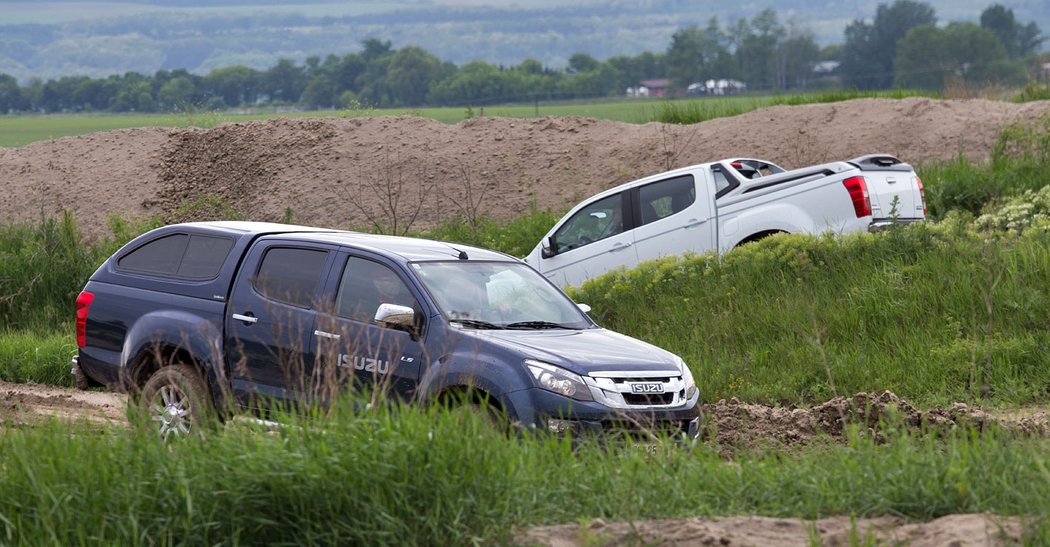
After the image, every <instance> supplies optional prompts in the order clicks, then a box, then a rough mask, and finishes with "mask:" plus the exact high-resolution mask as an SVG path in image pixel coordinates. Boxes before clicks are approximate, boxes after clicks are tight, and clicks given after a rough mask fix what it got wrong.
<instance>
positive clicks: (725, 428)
mask: <svg viewBox="0 0 1050 547" xmlns="http://www.w3.org/2000/svg"><path fill="white" fill-rule="evenodd" d="M701 414H702V416H703V417H704V420H705V430H706V433H707V438H709V439H712V440H714V441H716V442H717V443H718V444H720V445H724V446H734V447H741V446H744V447H746V446H752V445H755V444H760V443H767V442H771V441H773V442H777V443H780V444H800V443H806V442H809V441H812V440H814V439H815V438H817V437H818V436H821V435H825V436H831V437H835V438H839V437H841V436H842V435H843V433H844V432H845V431H846V428H847V425H849V424H857V425H860V426H861V427H863V428H866V432H867V433H868V434H871V435H874V436H875V437H876V438H881V433H880V431H879V426H880V421H882V420H884V419H887V420H888V421H891V422H895V423H900V424H901V425H903V426H905V427H910V428H916V429H917V428H921V427H931V428H950V427H953V426H968V427H974V428H976V429H978V430H983V429H985V428H987V427H989V426H996V427H999V428H1002V429H1004V430H1006V431H1012V432H1016V433H1019V434H1024V435H1043V436H1045V435H1047V434H1048V433H1050V427H1048V424H1047V412H1046V410H1040V411H1036V412H1033V413H1026V414H1022V415H997V414H991V413H989V412H986V411H983V410H979V409H974V408H970V407H969V406H967V405H966V404H965V403H955V404H953V405H952V406H950V407H948V408H944V407H940V406H936V407H933V408H931V409H930V410H929V411H926V412H923V411H921V410H919V409H918V408H916V407H915V406H913V405H912V404H911V403H909V402H908V401H906V400H904V399H901V398H900V397H898V396H897V395H895V394H894V393H892V392H890V391H884V392H882V393H881V394H878V395H875V394H869V393H858V394H856V395H854V396H852V397H835V398H834V399H831V400H830V401H827V402H825V403H822V404H819V405H817V406H814V407H812V408H788V407H771V406H766V405H758V404H749V403H743V402H740V401H739V400H737V399H735V398H734V399H730V400H729V401H726V400H725V399H722V400H720V401H718V402H717V403H713V404H705V405H702V406H701Z"/></svg>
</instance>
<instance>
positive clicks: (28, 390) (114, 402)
mask: <svg viewBox="0 0 1050 547" xmlns="http://www.w3.org/2000/svg"><path fill="white" fill-rule="evenodd" d="M125 401H126V398H125V397H124V396H123V395H120V394H116V393H109V392H104V391H77V390H75V389H67V388H61V387H53V386H44V385H37V384H10V383H7V382H2V381H0V429H4V428H8V427H24V426H32V425H39V424H40V423H43V422H47V421H50V420H53V419H54V420H61V421H75V420H86V421H88V422H89V423H92V424H99V425H101V424H113V425H121V426H122V425H125V424H126V422H127V417H126V414H125V412H124V408H125Z"/></svg>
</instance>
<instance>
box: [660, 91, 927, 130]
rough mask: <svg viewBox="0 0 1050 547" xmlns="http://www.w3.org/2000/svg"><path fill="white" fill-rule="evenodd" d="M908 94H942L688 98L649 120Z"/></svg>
mask: <svg viewBox="0 0 1050 547" xmlns="http://www.w3.org/2000/svg"><path fill="white" fill-rule="evenodd" d="M906 97H934V98H940V95H938V94H936V93H932V92H925V91H914V90H904V89H898V90H894V91H858V90H856V89H853V90H831V91H825V92H821V93H799V94H793V95H772V96H765V97H705V98H700V99H692V100H686V101H681V100H675V101H663V102H661V103H658V104H656V105H655V106H653V107H652V113H651V115H650V121H654V122H662V123H675V124H693V123H700V122H706V121H708V120H713V119H716V118H726V117H730V116H738V115H740V114H744V113H746V112H751V111H752V110H758V109H759V108H765V107H768V106H777V105H792V106H794V105H802V104H818V103H834V102H841V101H849V100H852V99H876V98H882V99H903V98H906Z"/></svg>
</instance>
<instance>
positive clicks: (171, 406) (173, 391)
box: [152, 385, 190, 439]
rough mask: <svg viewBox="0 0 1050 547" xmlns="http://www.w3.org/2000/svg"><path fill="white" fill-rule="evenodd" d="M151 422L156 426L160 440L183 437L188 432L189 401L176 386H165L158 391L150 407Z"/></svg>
mask: <svg viewBox="0 0 1050 547" xmlns="http://www.w3.org/2000/svg"><path fill="white" fill-rule="evenodd" d="M152 410H153V412H152V414H153V421H154V422H156V423H157V425H158V433H159V434H160V436H161V438H162V439H168V438H169V437H171V436H175V437H183V436H186V435H188V434H189V432H190V409H189V401H188V400H187V399H186V395H185V393H183V392H182V390H181V389H179V388H178V387H176V386H172V385H167V386H163V387H161V388H160V390H158V392H157V395H156V396H155V397H154V399H153V405H152Z"/></svg>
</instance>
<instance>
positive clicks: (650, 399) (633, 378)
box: [584, 371, 686, 409]
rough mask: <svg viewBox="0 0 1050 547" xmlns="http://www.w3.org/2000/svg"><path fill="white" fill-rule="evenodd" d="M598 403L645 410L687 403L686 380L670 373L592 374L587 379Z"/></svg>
mask: <svg viewBox="0 0 1050 547" xmlns="http://www.w3.org/2000/svg"><path fill="white" fill-rule="evenodd" d="M584 381H585V382H586V383H587V384H588V385H589V386H590V387H591V393H592V394H593V395H594V398H595V400H596V401H597V402H599V403H602V404H604V405H606V406H608V407H610V408H624V409H646V408H654V407H672V406H677V405H681V404H683V403H685V402H686V401H685V380H684V379H683V378H682V376H681V375H680V374H678V375H674V374H668V373H667V372H613V371H609V372H592V373H591V374H590V375H589V376H585V377H584Z"/></svg>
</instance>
